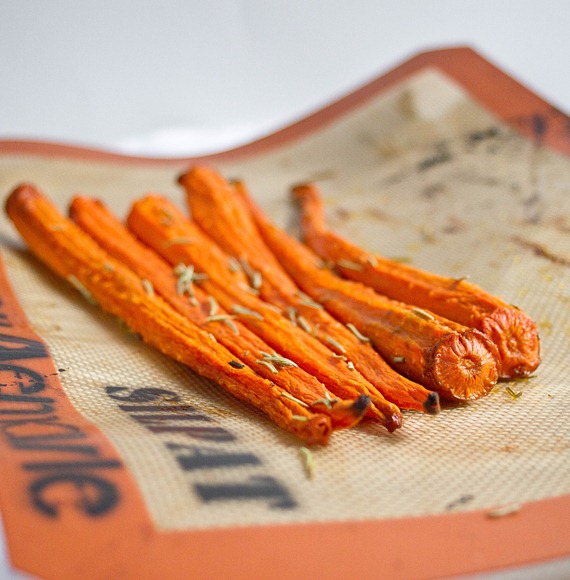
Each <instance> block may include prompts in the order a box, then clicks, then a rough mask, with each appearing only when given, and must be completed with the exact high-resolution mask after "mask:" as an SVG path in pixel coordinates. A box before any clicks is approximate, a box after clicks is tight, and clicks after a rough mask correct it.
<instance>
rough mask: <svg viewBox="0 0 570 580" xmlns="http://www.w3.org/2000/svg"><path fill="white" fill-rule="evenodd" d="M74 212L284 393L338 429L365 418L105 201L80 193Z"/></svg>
mask: <svg viewBox="0 0 570 580" xmlns="http://www.w3.org/2000/svg"><path fill="white" fill-rule="evenodd" d="M69 211H70V215H71V218H72V219H73V220H74V221H75V223H77V224H78V225H79V227H81V229H82V230H83V231H85V232H86V233H87V234H89V235H90V236H91V237H92V238H93V239H94V240H95V241H96V242H97V243H98V244H99V245H100V246H101V247H102V248H103V249H104V250H105V251H107V252H108V253H109V255H111V256H112V257H113V258H115V259H116V260H119V261H120V262H122V263H123V264H125V265H126V266H127V267H128V268H130V269H131V270H132V271H133V272H134V273H135V274H137V275H138V276H139V277H140V279H141V280H143V281H144V285H146V288H147V291H149V292H155V293H157V294H158V295H159V296H162V298H164V300H166V302H168V303H169V304H170V305H171V306H172V307H173V308H174V309H175V310H177V311H178V312H179V313H180V314H182V315H183V316H185V317H187V318H188V319H189V320H191V321H192V322H193V323H195V324H197V325H198V326H200V327H201V328H202V329H204V330H206V331H207V332H209V333H211V334H212V335H213V336H214V337H215V339H216V340H218V341H219V342H220V343H221V344H223V345H224V346H225V347H226V348H227V349H228V350H229V351H230V352H231V353H232V354H233V355H234V357H235V358H236V359H237V360H238V361H240V362H242V363H244V364H246V365H248V366H249V367H250V368H252V369H254V370H255V372H256V373H257V374H259V375H261V376H263V377H265V378H266V379H269V380H271V381H272V382H274V383H275V384H276V385H277V386H279V387H282V388H283V389H284V393H285V396H286V395H287V394H289V395H292V396H293V397H295V398H296V399H299V400H300V401H302V402H303V403H304V404H306V405H307V406H308V407H309V408H310V409H311V410H313V411H318V412H321V413H324V414H325V415H329V416H330V418H331V422H332V426H333V429H341V428H346V427H352V426H354V425H356V424H357V423H358V422H359V421H360V419H361V418H362V416H363V415H364V413H365V412H366V408H367V404H366V402H365V401H364V400H363V399H362V398H358V399H357V400H356V401H353V400H351V401H342V400H340V399H338V398H336V397H335V396H334V395H333V394H332V393H331V392H330V391H329V390H328V389H327V388H326V387H325V386H324V385H323V384H322V383H320V382H319V381H318V380H317V379H316V378H315V377H313V376H312V375H309V374H308V373H307V372H305V371H304V370H303V369H301V368H299V367H298V366H297V365H296V364H294V363H293V362H292V361H290V360H289V359H286V358H285V357H283V356H280V355H278V354H277V353H274V352H272V349H271V348H270V346H269V345H267V343H265V342H263V341H262V340H261V339H260V338H259V337H257V336H256V335H255V334H253V333H252V332H251V331H250V330H249V329H248V328H247V327H246V326H244V325H243V324H242V323H241V322H240V320H238V319H235V318H232V316H231V313H230V312H228V311H226V310H224V308H223V307H222V306H221V305H218V304H217V302H216V300H215V299H214V298H213V297H212V296H210V295H208V294H206V293H205V292H204V291H203V290H202V289H201V288H200V286H199V285H198V284H195V285H192V288H190V285H189V284H190V283H191V280H189V279H188V280H187V284H186V285H185V286H181V284H180V280H181V276H180V275H178V276H177V275H176V273H175V271H174V269H173V268H172V267H171V266H170V265H169V264H168V263H167V262H165V261H164V260H163V259H162V258H160V257H159V255H158V254H157V253H156V252H154V251H153V250H151V249H150V248H149V247H147V246H145V245H144V244H142V243H141V242H140V241H139V240H138V239H137V238H136V237H135V236H134V235H133V234H132V233H131V232H130V231H129V230H128V229H127V228H126V227H125V226H124V225H123V223H122V222H121V221H120V220H119V219H118V218H117V217H115V215H113V214H112V213H111V211H110V210H109V209H108V208H107V207H106V206H105V205H104V204H103V203H102V202H101V201H99V200H96V199H91V198H88V197H83V196H78V197H75V198H74V199H73V200H72V202H71V204H70V210H69ZM179 241H180V242H182V240H179ZM189 294H190V295H189ZM220 317H221V318H220ZM216 318H217V319H225V320H227V321H230V320H231V326H230V325H228V324H212V321H214V320H215V319H216ZM268 358H269V359H273V360H275V361H280V362H281V365H280V367H281V370H280V372H278V373H275V372H273V368H274V366H275V365H272V366H270V365H266V364H259V361H260V360H261V361H263V360H266V359H268ZM275 364H277V363H275Z"/></svg>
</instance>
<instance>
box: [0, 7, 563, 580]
mask: <svg viewBox="0 0 570 580" xmlns="http://www.w3.org/2000/svg"><path fill="white" fill-rule="evenodd" d="M569 24H570V3H568V2H567V1H566V0H542V1H540V2H538V1H530V0H520V1H516V0H502V1H496V0H495V1H493V0H477V1H472V0H431V1H427V0H424V1H422V0H399V1H396V0H391V1H384V2H383V1H381V0H350V1H345V2H342V1H337V0H329V1H324V0H323V1H314V0H281V1H280V0H214V1H210V2H203V1H198V0H187V1H183V0H173V1H167V0H163V1H160V2H159V1H156V0H153V1H143V0H139V1H137V2H135V1H124V0H119V1H117V0H113V1H111V0H100V1H99V2H85V1H83V2H82V1H81V0H74V1H71V0H52V1H50V2H43V1H41V0H19V1H18V2H9V1H8V0H3V1H1V2H0V83H1V86H2V90H0V139H19V138H23V139H32V140H50V141H59V142H64V143H71V144H80V145H88V146H95V147H98V148H104V149H110V150H113V151H123V152H127V153H131V154H136V155H152V156H166V157H168V156H190V155H194V154H198V153H206V152H211V151H215V150H221V149H226V148H230V147H232V146H234V145H237V144H239V143H243V142H246V141H249V140H253V139H255V138H256V137H258V136H261V135H263V134H266V133H269V132H271V131H272V130H274V129H277V128H280V127H283V126H285V125H287V124H288V123H289V122H291V121H293V120H296V119H298V118H300V117H302V116H305V115H306V114H308V113H310V112H311V111H314V110H317V109H318V108H320V107H321V106H323V105H325V104H327V103H329V102H331V101H332V100H334V99H336V98H338V97H340V96H343V95H345V94H347V93H349V92H350V91H351V90H353V89H354V88H357V87H358V86H360V85H362V84H364V83H366V82H367V81H369V80H372V79H374V78H375V77H377V76H379V75H380V74H382V73H384V72H386V71H388V70H389V69H390V68H392V67H394V66H396V65H397V64H399V63H400V62H402V61H404V60H405V59H407V58H408V57H411V56H413V55H415V54H417V53H419V52H422V51H424V50H429V49H434V48H444V47H450V46H466V45H467V46H471V47H472V48H475V49H476V50H478V51H479V52H480V53H481V54H482V55H483V56H484V57H487V58H488V59H490V60H491V61H492V62H494V63H495V64H497V65H498V66H499V67H500V68H502V69H503V70H505V71H506V72H508V73H510V74H511V75H512V76H514V77H515V78H517V79H518V80H519V81H521V82H523V84H525V85H526V86H527V87H529V88H531V89H532V90H534V91H535V92H537V93H538V94H539V95H541V96H542V97H543V98H545V99H546V100H548V101H550V102H551V103H552V104H553V105H555V106H557V107H559V108H560V109H562V110H563V111H565V112H570V75H568V74H567V69H568V60H569V59H568V57H569V56H570V34H569V32H568V29H569ZM483 577H484V578H493V579H497V578H500V579H504V580H507V579H508V580H514V579H518V578H525V579H528V578H541V579H547V580H554V579H562V578H570V560H565V561H563V562H554V563H550V564H548V565H541V566H538V567H530V568H526V569H524V570H514V571H510V572H506V573H495V574H492V575H491V576H489V575H485V576H477V578H483ZM21 578H28V576H25V575H23V574H20V573H16V572H15V571H13V570H12V569H11V568H10V566H9V563H8V562H7V557H6V553H5V549H4V542H3V537H2V528H1V525H0V579H1V580H7V579H9V580H15V579H21Z"/></svg>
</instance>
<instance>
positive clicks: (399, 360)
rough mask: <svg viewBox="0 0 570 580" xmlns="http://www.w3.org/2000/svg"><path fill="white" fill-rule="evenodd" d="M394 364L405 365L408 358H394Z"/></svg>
mask: <svg viewBox="0 0 570 580" xmlns="http://www.w3.org/2000/svg"><path fill="white" fill-rule="evenodd" d="M392 362H395V363H405V362H406V357H405V356H393V357H392Z"/></svg>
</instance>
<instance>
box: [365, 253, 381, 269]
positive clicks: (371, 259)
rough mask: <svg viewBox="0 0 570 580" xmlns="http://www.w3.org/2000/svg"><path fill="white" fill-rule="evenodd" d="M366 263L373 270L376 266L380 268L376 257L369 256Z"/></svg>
mask: <svg viewBox="0 0 570 580" xmlns="http://www.w3.org/2000/svg"><path fill="white" fill-rule="evenodd" d="M366 262H367V263H368V264H370V265H371V266H372V267H373V268H375V267H376V266H378V260H377V259H376V256H372V255H370V256H368V257H367V258H366Z"/></svg>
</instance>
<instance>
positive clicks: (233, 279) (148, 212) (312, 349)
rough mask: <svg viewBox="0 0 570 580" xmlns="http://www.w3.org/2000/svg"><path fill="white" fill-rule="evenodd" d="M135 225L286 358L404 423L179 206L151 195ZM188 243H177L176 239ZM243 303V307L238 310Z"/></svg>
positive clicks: (137, 209)
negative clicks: (261, 293)
mask: <svg viewBox="0 0 570 580" xmlns="http://www.w3.org/2000/svg"><path fill="white" fill-rule="evenodd" d="M127 224H128V227H129V229H130V230H131V231H132V232H133V233H134V234H135V235H136V236H137V237H139V238H140V239H141V240H142V241H143V242H144V243H145V244H147V245H148V246H150V247H151V248H153V249H154V250H155V251H156V252H157V253H158V254H160V255H161V256H162V257H163V258H165V259H166V260H167V262H169V263H170V264H171V265H173V266H176V265H177V264H180V263H182V264H186V265H187V266H192V267H194V268H195V269H196V271H197V272H199V273H203V274H206V276H207V279H205V280H203V281H201V282H200V285H201V287H202V289H203V290H204V291H206V292H207V293H209V294H211V295H212V296H214V297H215V298H216V300H217V301H218V302H219V303H220V304H221V305H222V306H224V308H226V310H228V311H229V312H235V313H236V316H237V317H238V319H239V320H241V322H242V323H243V324H244V325H245V326H247V327H248V328H249V329H250V330H251V331H252V332H254V333H255V334H257V335H258V336H259V337H260V338H261V339H262V340H264V341H265V342H266V343H267V344H269V345H270V346H271V347H272V348H273V349H275V350H276V351H277V352H280V353H281V354H283V356H285V357H287V358H289V359H291V360H293V361H294V362H295V363H297V364H298V365H299V367H301V368H303V369H304V370H305V371H307V372H308V373H309V374H312V375H314V376H315V377H316V378H317V379H318V380H319V381H321V382H322V383H323V384H324V385H325V386H326V387H327V388H328V389H329V390H330V391H331V392H332V393H334V395H335V396H337V397H339V398H341V399H356V398H358V397H359V396H360V395H362V394H364V395H366V396H367V397H370V400H371V404H370V406H369V408H368V410H367V412H366V415H367V416H368V417H371V418H375V419H376V420H378V421H380V422H381V423H382V424H384V425H385V426H386V428H387V429H388V430H390V431H392V430H394V429H396V428H398V427H399V426H400V425H401V420H402V417H401V413H400V410H399V409H398V407H397V406H396V405H394V404H392V403H390V402H389V401H387V400H386V399H385V398H384V397H382V396H381V395H379V394H378V393H376V392H375V389H374V388H373V387H372V385H370V383H369V382H368V381H366V379H364V377H362V376H361V375H360V374H359V373H358V372H356V371H353V370H350V368H349V367H348V365H347V362H346V361H344V360H343V359H342V358H341V357H339V356H338V355H337V354H335V353H334V352H333V351H332V350H331V349H330V348H327V347H326V346H325V345H323V344H322V343H320V342H319V341H318V340H317V339H315V338H314V337H313V336H311V335H310V334H308V333H306V332H304V331H303V330H302V329H300V328H298V327H295V326H293V325H292V324H290V323H289V321H288V320H287V319H286V318H285V317H284V316H283V314H282V313H281V312H280V311H279V310H278V309H276V308H275V307H274V306H272V305H269V304H267V303H265V302H264V301H262V300H260V299H259V297H258V296H256V294H257V292H258V289H257V288H255V283H254V282H255V281H249V282H245V283H244V277H245V279H246V280H247V277H246V276H245V275H244V273H243V271H241V270H237V269H236V268H234V266H235V264H234V263H233V262H235V260H233V259H231V258H230V256H228V255H227V254H225V253H224V252H223V251H222V250H221V249H220V248H219V247H218V246H217V245H216V244H214V242H213V241H212V240H211V239H210V238H208V237H207V236H206V235H205V234H204V233H203V232H202V231H201V230H200V229H199V228H198V227H197V226H196V224H194V223H193V222H192V221H190V220H189V219H188V218H187V217H186V216H185V215H184V214H183V213H182V212H181V210H180V209H178V207H176V206H175V205H174V204H173V203H171V202H169V201H168V200H167V199H165V198H164V197H161V196H158V195H148V196H146V197H145V198H143V199H140V200H138V201H136V202H135V203H134V204H133V206H132V208H131V211H130V213H129V215H128V217H127ZM181 239H182V240H187V241H188V243H184V244H180V243H174V241H176V240H181ZM236 306H237V308H238V309H237V310H236Z"/></svg>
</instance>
